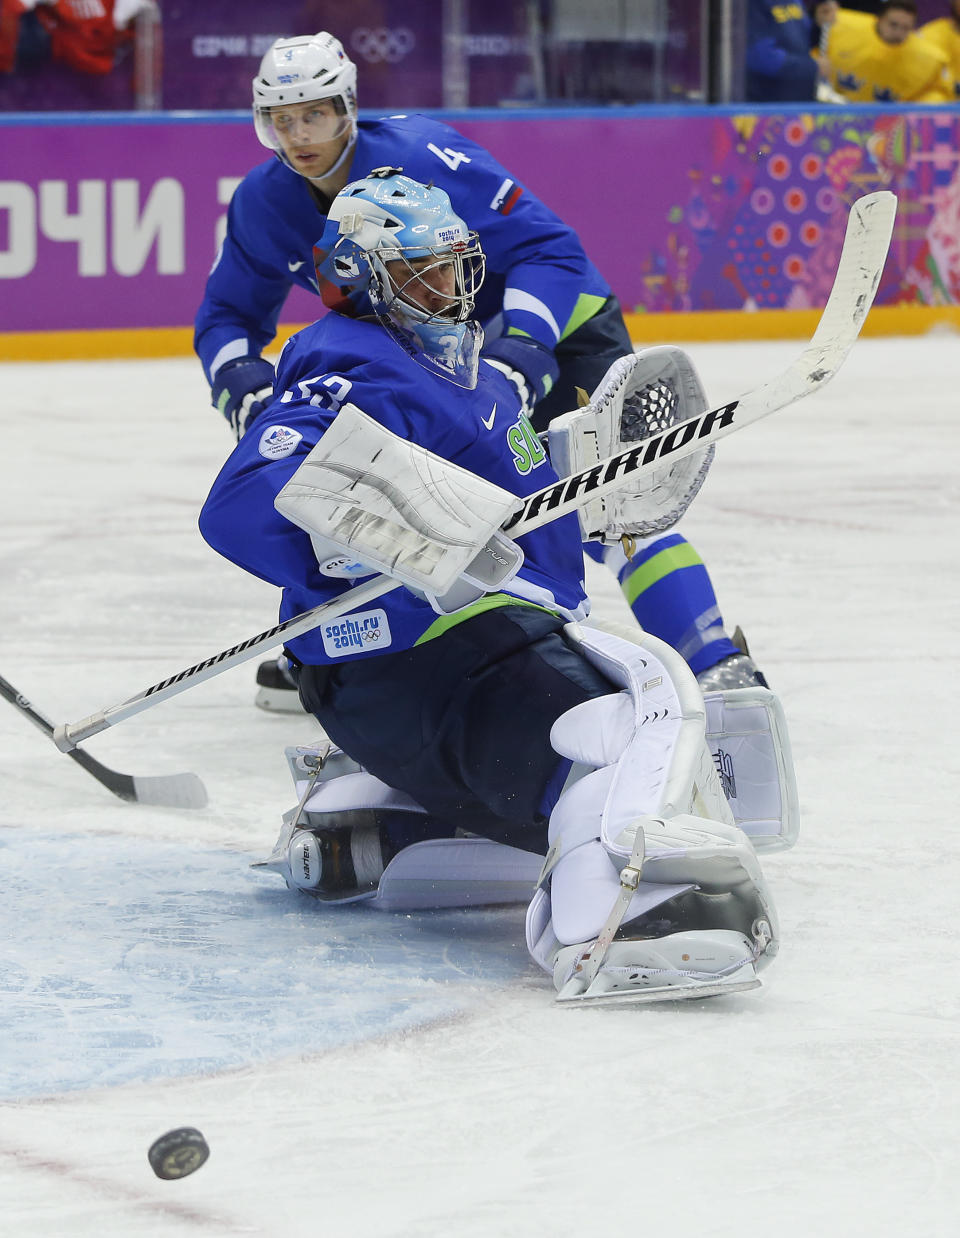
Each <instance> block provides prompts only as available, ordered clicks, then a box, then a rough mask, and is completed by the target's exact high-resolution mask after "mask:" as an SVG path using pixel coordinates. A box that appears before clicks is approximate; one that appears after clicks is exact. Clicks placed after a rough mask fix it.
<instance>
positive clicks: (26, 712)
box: [0, 675, 207, 808]
mask: <svg viewBox="0 0 960 1238" xmlns="http://www.w3.org/2000/svg"><path fill="white" fill-rule="evenodd" d="M0 696H2V697H3V698H4V699H5V700H7V701H9V702H10V704H11V705H13V706H14V708H16V709H19V710H20V712H21V713H22V714H23V716H24V717H25V718H26V719H27V720H28V721H29V722H32V723H33V725H34V726H35V727H36V728H37V730H39V731H42V732H43V733H44V735H46V736H47V738H48V739H53V730H54V727H53V723H52V722H50V721H49V720H48V719H47V718H45V717H44V716H43V714H42V713H41V712H40V711H39V709H37V708H36V706H35V705H31V703H30V702H29V701H28V700H27V698H26V697H25V696H23V695H22V694H21V693H20V692H18V691H17V690H16V688H15V687H14V686H13V684H11V683H9V682H8V681H7V680H6V679H4V678H3V676H2V675H0ZM67 756H69V757H72V758H73V760H74V761H76V763H77V764H78V765H79V766H80V767H81V769H85V770H86V771H87V773H88V774H91V775H92V776H93V777H94V778H96V780H97V782H99V783H101V784H102V785H103V786H105V787H106V788H107V790H108V791H112V792H113V794H114V795H116V796H119V798H120V799H122V800H128V801H130V802H134V803H137V804H155V805H157V806H158V807H162V808H203V807H204V806H205V805H206V802H207V792H206V788H205V787H204V785H203V783H202V782H201V781H200V779H199V778H198V777H197V775H196V774H189V773H188V774H152V775H148V776H147V777H144V778H138V777H136V776H135V775H133V774H120V773H118V772H117V771H116V770H115V769H110V768H109V767H108V766H106V765H101V764H100V762H99V761H97V760H94V758H93V757H92V756H91V755H90V754H89V752H84V751H82V750H81V749H77V748H72V749H71V750H70V751H69V752H68V753H67Z"/></svg>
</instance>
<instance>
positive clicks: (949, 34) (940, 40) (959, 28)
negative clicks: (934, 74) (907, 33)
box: [917, 0, 960, 100]
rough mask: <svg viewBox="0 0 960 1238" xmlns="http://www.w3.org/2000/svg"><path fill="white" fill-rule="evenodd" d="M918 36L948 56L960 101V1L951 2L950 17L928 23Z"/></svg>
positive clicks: (955, 89) (951, 0)
mask: <svg viewBox="0 0 960 1238" xmlns="http://www.w3.org/2000/svg"><path fill="white" fill-rule="evenodd" d="M917 34H918V35H919V36H920V38H921V39H925V40H926V41H927V42H928V43H931V44H933V46H934V47H938V48H939V49H940V51H942V52H943V54H944V55H945V56H946V58H947V60H948V61H949V64H950V72H951V74H952V76H953V94H954V98H955V99H958V100H960V0H950V16H949V17H938V18H937V19H936V21H930V22H927V24H926V25H925V26H921V27H920V29H919V30H918V31H917Z"/></svg>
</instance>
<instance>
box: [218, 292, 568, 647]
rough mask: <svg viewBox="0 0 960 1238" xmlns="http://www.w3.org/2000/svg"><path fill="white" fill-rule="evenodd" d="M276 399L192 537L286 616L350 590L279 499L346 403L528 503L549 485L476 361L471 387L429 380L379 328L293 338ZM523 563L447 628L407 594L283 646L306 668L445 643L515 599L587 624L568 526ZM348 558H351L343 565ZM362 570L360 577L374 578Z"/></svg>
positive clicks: (491, 378)
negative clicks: (468, 622)
mask: <svg viewBox="0 0 960 1238" xmlns="http://www.w3.org/2000/svg"><path fill="white" fill-rule="evenodd" d="M275 392H276V398H275V399H274V401H273V402H272V404H271V405H270V406H269V407H268V408H267V409H265V410H264V412H263V413H262V414H261V415H260V417H259V418H258V420H257V426H256V427H255V428H254V429H253V430H252V431H251V432H250V433H249V434H246V435H244V437H243V438H242V439H241V440H240V442H239V444H238V445H237V447H236V449H235V450H234V452H233V454H232V455H231V456H230V457H229V459H228V460H227V462H226V464H225V465H224V467H223V469H222V470H221V472H220V475H219V476H218V478H217V480H216V481H215V482H214V484H213V489H212V490H211V491H210V494H209V496H208V497H207V501H206V503H205V504H204V507H203V511H202V512H201V515H200V531H201V533H202V534H203V537H204V538H205V540H206V541H207V542H208V543H209V544H210V545H211V546H212V547H213V548H214V550H217V551H219V553H220V554H222V555H224V556H225V557H226V558H228V559H230V560H232V561H233V562H234V563H236V564H238V565H239V566H240V567H242V568H244V569H245V570H246V571H248V572H252V573H253V574H254V575H255V576H259V577H261V578H262V579H264V580H267V581H270V582H271V583H272V584H275V585H279V586H281V587H282V588H283V599H282V602H281V607H280V617H281V619H289V618H290V617H291V616H293V615H296V614H299V613H301V612H302V611H305V610H309V609H311V608H312V607H314V606H317V605H318V604H319V603H321V602H324V601H328V600H329V599H331V598H333V597H336V596H338V595H340V594H342V593H343V592H345V591H346V590H348V589H350V588H351V587H352V586H353V585H354V584H355V583H356V581H357V580H358V579H361V577H357V576H355V575H351V576H348V577H346V578H345V577H344V574H343V573H344V572H345V571H348V570H349V569H346V568H345V567H344V564H343V562H342V561H340V562H338V561H337V560H336V559H334V560H330V561H325V562H324V563H323V564H322V565H321V563H320V562H319V561H318V559H317V556H316V554H315V552H314V549H313V545H312V543H311V541H310V538H309V536H308V534H306V533H305V532H303V531H302V530H301V529H299V528H298V527H297V526H295V525H293V524H292V523H291V522H290V521H288V520H287V519H286V518H285V517H283V516H281V515H280V514H279V513H278V512H277V511H276V510H275V508H274V505H273V504H274V499H275V498H276V496H277V494H278V493H279V492H280V490H281V489H282V488H283V487H284V485H286V483H287V482H288V481H289V480H290V478H291V477H292V476H293V474H294V473H295V472H296V470H297V469H298V468H299V467H300V465H301V464H302V463H303V461H304V459H305V458H306V456H307V455H308V454H309V452H310V450H311V449H312V448H313V447H314V446H316V444H317V443H318V442H319V440H320V438H321V436H322V435H323V432H324V430H325V429H326V428H327V427H328V426H329V425H330V424H331V422H332V420H333V419H334V417H335V416H336V415H337V410H338V409H339V408H340V407H341V406H342V405H343V404H345V403H351V404H354V405H356V406H357V407H358V408H360V409H361V410H362V411H363V412H365V413H366V414H368V416H370V417H373V418H374V419H375V420H377V421H379V422H380V423H381V424H382V425H384V426H386V427H387V429H389V430H392V431H393V432H394V433H395V434H399V435H401V436H402V437H403V438H406V439H408V440H410V441H411V442H416V443H419V444H420V445H421V446H423V447H426V448H428V449H429V450H430V451H432V452H434V453H436V454H437V455H439V456H443V457H444V458H445V459H447V460H450V461H452V462H453V463H455V464H458V465H460V466H461V467H463V468H465V469H468V470H469V471H470V472H472V473H475V474H477V475H478V476H480V477H484V478H486V479H487V480H488V481H492V482H494V483H496V484H497V485H498V486H501V487H502V488H503V489H505V490H509V491H511V492H512V493H513V494H516V495H519V496H521V497H522V496H526V495H528V494H532V493H534V491H536V490H540V489H542V488H543V487H545V486H548V485H550V484H551V482H553V481H555V480H556V473H554V471H553V470H552V468H551V467H550V463H549V461H548V460H547V457H546V453H545V452H544V449H543V446H542V444H541V443H540V440H539V439H538V438H537V436H536V434H535V433H534V431H533V429H532V427H531V426H530V423H529V421H528V420H527V418H526V417H525V416H524V415H523V413H522V412H521V410H520V405H519V400H518V398H517V394H516V390H515V388H514V387H513V385H512V384H511V383H510V382H508V381H507V379H506V378H504V376H503V375H502V374H501V373H500V372H499V371H498V370H496V369H494V368H493V366H490V365H488V364H487V363H486V362H483V361H481V363H480V374H479V378H478V382H477V386H476V387H475V389H474V390H472V391H470V390H466V389H464V388H461V387H457V386H455V385H454V384H452V383H451V382H449V381H448V380H447V379H445V378H443V377H441V376H440V375H437V374H432V373H430V372H428V371H427V370H425V369H423V367H422V366H420V365H419V364H418V363H417V362H416V361H415V360H414V359H413V358H412V357H411V356H409V355H408V353H407V352H406V351H405V350H404V349H403V348H402V347H401V346H400V344H398V343H397V342H396V341H395V340H394V339H393V338H392V337H391V336H390V335H389V334H388V333H387V332H386V331H385V330H384V328H383V327H382V326H380V324H379V323H377V322H375V321H357V320H353V319H349V318H344V317H342V316H341V315H339V314H329V315H327V317H326V318H323V319H321V320H320V321H319V322H315V323H314V324H313V325H312V326H310V327H307V328H306V329H305V330H303V331H301V332H299V333H298V334H297V335H295V336H293V337H292V338H291V339H290V340H289V341H288V343H287V345H286V347H285V348H284V350H283V353H282V354H281V357H280V361H279V364H278V366H277V383H276V387H275ZM518 543H519V545H520V546H522V548H523V551H524V564H523V567H522V568H521V569H520V572H519V574H518V575H517V577H515V578H514V579H513V580H512V581H511V582H510V583H509V585H508V586H507V588H506V589H505V590H504V592H503V593H501V594H494V595H491V596H488V597H485V598H483V599H482V600H481V601H479V602H478V603H476V605H475V606H473V607H467V608H466V609H465V610H462V611H457V612H456V614H455V615H454V616H452V617H450V616H444V617H441V616H438V615H437V613H436V612H435V611H434V610H433V609H432V608H431V606H430V604H429V603H428V602H426V601H425V600H423V599H422V598H420V597H417V596H416V595H415V594H413V593H411V592H410V591H409V590H407V589H405V588H402V587H400V588H397V589H394V590H393V591H392V592H390V593H387V594H385V595H384V596H383V597H382V598H378V599H376V601H375V602H374V603H373V604H372V605H371V606H370V607H369V608H367V609H365V610H364V611H362V612H360V613H354V614H351V615H350V616H349V617H341V618H338V619H334V620H331V621H329V622H328V623H326V624H322V625H321V626H319V627H318V628H315V629H314V630H313V631H312V632H308V633H307V634H306V635H304V636H300V637H298V638H296V639H295V640H292V641H290V642H289V644H288V648H289V649H290V651H291V653H293V654H294V656H295V657H297V658H299V659H300V661H301V662H303V663H307V664H311V663H312V664H319V663H324V662H339V661H343V660H346V659H352V658H357V657H369V656H375V655H377V654H381V653H388V652H389V653H393V652H396V651H397V650H402V649H408V648H410V647H411V646H413V645H415V644H420V643H422V642H424V641H426V640H429V639H431V638H432V637H433V636H437V635H440V634H441V633H442V632H443V631H444V630H446V629H447V628H448V627H449V626H450V624H451V622H457V621H459V620H462V619H465V618H468V617H469V616H470V615H471V614H475V613H478V611H479V610H482V609H487V608H489V607H490V606H496V605H509V604H516V600H517V599H518V598H520V599H523V600H524V601H526V602H528V603H533V604H534V605H538V606H541V607H544V608H546V609H548V610H551V611H554V612H556V613H558V614H561V615H563V616H564V617H566V618H569V619H579V618H583V617H584V615H585V614H586V609H587V604H586V595H585V593H584V587H583V552H582V548H581V543H580V528H579V522H578V521H577V518H576V516H574V515H570V516H564V517H561V519H559V520H555V521H553V522H552V523H550V524H547V525H544V526H543V528H541V529H537V530H535V531H534V532H532V533H528V534H526V535H525V536H523V537H521V538H519V539H518ZM344 558H345V556H344ZM369 576H370V573H367V575H366V576H365V577H362V579H369Z"/></svg>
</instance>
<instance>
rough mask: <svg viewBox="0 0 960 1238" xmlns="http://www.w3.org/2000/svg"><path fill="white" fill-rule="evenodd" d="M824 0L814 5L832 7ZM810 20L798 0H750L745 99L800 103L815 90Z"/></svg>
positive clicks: (829, 1)
mask: <svg viewBox="0 0 960 1238" xmlns="http://www.w3.org/2000/svg"><path fill="white" fill-rule="evenodd" d="M835 8H836V4H835V2H834V0H824V2H823V3H821V4H818V5H817V6H816V9H815V20H818V21H819V20H824V21H826V20H829V18H828V17H827V16H826V15H825V16H824V17H823V18H819V17H816V13H817V12H819V10H827V9H835ZM812 39H813V21H812V20H811V17H810V14H809V13H808V12H807V10H806V8H805V7H804V5H803V4H802V3H800V0H795V2H794V3H790V4H784V3H782V0H750V4H749V8H748V9H747V58H746V69H747V74H746V79H747V81H746V86H747V99H748V101H749V102H751V103H794V102H795V103H802V102H805V101H807V100H813V99H815V98H816V94H817V76H818V74H817V62H816V60H814V58H813V56H812V55H811V54H810V47H811V43H812Z"/></svg>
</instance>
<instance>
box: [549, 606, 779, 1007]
mask: <svg viewBox="0 0 960 1238" xmlns="http://www.w3.org/2000/svg"><path fill="white" fill-rule="evenodd" d="M570 634H571V637H572V638H573V639H576V640H577V641H578V643H579V645H580V647H581V649H582V651H583V652H584V654H585V656H587V657H588V658H589V659H590V660H591V661H592V662H594V663H595V664H596V665H597V666H598V667H599V668H600V669H602V670H603V672H604V674H605V675H606V676H607V677H608V678H610V679H611V680H612V681H613V682H614V683H619V684H621V685H622V686H623V691H622V692H620V693H615V694H611V695H610V696H607V697H600V698H597V699H594V700H590V701H586V702H584V703H583V704H582V705H579V706H577V707H576V708H574V709H572V710H569V711H568V712H567V713H565V714H564V715H563V716H562V717H561V718H559V719H558V720H557V722H556V723H555V724H554V728H553V732H552V733H551V742H552V743H553V746H554V747H555V748H556V750H557V751H558V752H559V753H561V755H564V756H567V757H568V758H570V759H571V760H573V761H575V762H577V763H578V766H580V767H582V766H586V767H588V769H589V770H590V772H588V773H586V774H584V775H582V776H581V777H579V779H577V780H576V781H571V782H570V783H568V786H567V788H566V789H565V790H564V792H563V793H562V795H561V796H560V799H559V800H558V802H557V804H556V807H555V808H554V811H553V813H552V815H551V818H550V833H549V839H550V851H549V853H548V855H547V861H546V863H545V865H544V872H543V875H542V878H541V888H540V889H539V890H538V891H537V893H536V895H535V897H534V899H533V900H532V902H531V904H530V907H529V908H528V915H527V942H528V947H529V949H530V952H531V954H532V956H533V957H534V958H535V959H536V960H537V962H538V963H540V965H541V966H543V967H545V968H546V969H548V970H551V971H553V972H554V979H555V982H556V985H557V988H558V989H559V990H560V992H561V997H562V999H564V1000H566V998H567V997H582V996H589V997H591V998H592V997H594V996H602V995H604V994H605V993H607V992H608V991H609V992H612V991H614V990H617V991H618V992H619V989H620V987H621V986H620V985H619V982H617V981H615V980H614V979H612V975H613V974H612V973H611V972H610V971H609V968H610V966H612V965H613V964H612V960H613V958H617V959H618V960H619V962H618V963H617V966H618V967H619V966H622V967H626V968H627V969H628V972H630V973H631V974H632V973H633V972H637V975H638V976H640V975H643V976H645V975H646V973H647V972H650V973H651V974H653V973H655V972H658V971H662V970H663V967H662V964H663V959H664V957H666V956H664V955H663V950H664V949H666V947H662V946H661V945H657V946H656V950H659V951H660V953H659V954H657V956H656V959H654V960H653V962H651V959H652V958H653V956H652V955H650V951H651V950H653V949H654V947H653V946H652V945H651V941H650V940H649V939H650V938H654V937H655V938H657V939H658V941H662V940H666V935H668V934H669V927H670V926H671V925H673V927H675V928H677V929H679V931H680V933H682V934H687V935H688V936H689V934H691V933H692V934H694V938H695V939H696V940H699V937H698V936H697V935H698V934H702V933H705V932H708V933H713V934H716V933H721V934H724V933H726V934H732V937H730V938H729V940H728V939H726V938H722V937H721V938H717V939H716V940H717V941H722V942H725V945H724V950H723V952H722V953H723V957H724V960H725V961H724V962H723V965H722V967H720V965H719V964H718V970H722V971H723V973H724V974H723V977H719V978H718V977H714V978H713V979H712V980H711V982H710V983H711V984H712V985H715V984H719V983H722V984H724V985H726V986H728V985H729V984H730V983H733V980H732V977H733V976H734V975H735V974H736V973H738V972H740V971H742V970H744V969H745V971H746V972H747V973H749V975H747V976H746V979H744V977H742V976H741V977H740V980H738V981H736V983H737V984H738V986H739V987H743V985H744V984H745V983H747V982H748V981H749V984H750V987H752V985H753V984H754V983H756V979H755V964H756V963H757V962H758V960H759V959H760V958H761V956H762V957H763V961H764V962H766V961H769V959H770V958H772V957H773V955H774V953H775V950H776V919H775V913H774V910H773V905H772V900H771V898H770V895H769V891H768V890H767V888H766V884H765V882H764V879H763V875H762V873H761V871H760V866H759V862H758V860H757V856H756V854H755V852H754V850H753V848H752V846H751V845H750V842H749V840H748V838H747V837H746V835H745V834H744V832H743V831H742V830H741V829H739V828H738V827H737V826H736V825H735V823H734V820H733V816H732V814H731V812H730V809H729V806H728V804H727V801H726V799H725V797H724V795H723V791H722V789H721V786H720V781H719V779H718V777H717V772H716V768H715V765H714V762H713V759H712V757H711V754H710V751H709V749H708V747H707V744H706V739H705V725H706V715H705V707H704V703H703V697H702V696H701V694H700V691H699V688H698V686H697V683H696V680H695V679H694V677H693V675H692V673H691V672H690V670H689V668H688V667H687V665H686V663H685V662H684V661H683V660H682V658H680V656H679V655H678V654H677V653H675V651H674V650H672V649H671V648H670V647H669V646H667V645H665V644H664V643H663V642H662V641H659V640H657V639H656V638H654V637H649V636H647V635H646V634H644V636H643V638H642V643H641V644H639V645H638V644H634V643H632V642H626V641H623V640H621V639H620V638H618V637H616V636H612V635H610V634H609V633H605V632H600V631H597V630H595V629H579V628H574V629H573V630H572V631H571V633H570ZM638 833H640V834H641V837H640V838H639V839H638ZM638 850H639V854H640V856H641V857H642V858H641V859H639V860H638V858H637V857H638ZM644 852H645V854H644ZM666 903H670V904H671V906H670V907H669V908H665V909H664V916H665V917H666V920H665V923H666V924H667V928H666V929H664V928H660V929H659V931H657V930H656V929H655V928H653V927H651V926H652V924H653V920H652V918H651V916H650V913H651V912H653V911H654V909H656V908H657V907H659V906H660V905H662V904H666ZM640 917H643V918H644V919H643V922H642V928H641V929H640V931H639V934H638V935H639V936H641V937H643V938H645V940H643V941H640V942H638V941H637V940H634V941H630V942H624V941H622V940H614V935H615V934H616V932H617V930H618V929H619V927H620V925H621V924H624V925H628V924H630V923H631V922H632V921H637V920H638V919H639V918H640ZM674 922H676V923H674ZM673 935H677V934H673ZM691 940H693V939H691ZM714 944H716V943H714ZM595 947H596V949H595ZM691 948H692V946H691V942H690V941H688V942H686V945H682V944H681V945H677V946H676V950H675V953H676V956H677V959H678V960H680V961H682V958H683V956H684V955H688V956H689V957H690V958H694V956H695V957H696V959H697V960H699V962H697V965H696V966H693V965H691V967H690V968H689V969H688V970H689V974H688V975H686V976H685V977H683V976H682V977H680V979H679V980H678V979H677V978H675V977H674V978H670V979H669V981H668V982H667V981H665V984H664V986H663V987H670V988H674V987H676V985H677V984H678V983H679V984H682V985H687V984H689V985H693V986H696V985H698V984H704V983H706V982H705V981H704V980H703V975H704V974H706V973H707V972H709V968H707V967H705V965H704V959H705V958H706V955H705V954H704V950H702V949H700V948H699V947H697V949H696V950H695V951H694V954H693V955H691V953H690V951H691ZM672 949H673V947H671V950H672ZM705 949H707V953H709V950H710V949H713V947H712V946H711V947H709V948H707V947H705ZM631 952H632V955H631ZM601 953H602V955H603V956H605V958H606V961H605V962H604V961H603V959H602V958H601V959H600V962H599V963H598V962H597V959H598V955H600V954H601ZM654 953H656V951H654ZM669 953H670V951H669V950H668V954H669ZM591 955H592V957H593V962H594V965H596V966H599V967H600V972H599V974H598V973H597V972H596V970H593V971H591V968H590V967H584V965H583V960H585V959H588V958H590V957H591ZM627 955H631V958H627V957H626V956H627ZM633 956H637V957H633ZM648 956H649V957H648ZM671 957H672V955H671ZM718 957H719V956H718ZM657 960H659V962H658V961H657ZM634 964H637V966H634ZM647 964H649V966H647ZM641 965H642V966H641ZM638 968H639V970H638ZM578 970H579V971H580V972H586V978H585V979H583V977H582V976H581V977H580V978H579V979H578V977H577V973H578ZM668 970H669V969H668ZM679 970H680V971H682V970H683V969H682V968H680V969H679ZM581 980H582V983H580V981H581ZM631 983H634V982H628V983H627V986H626V987H627V988H628V989H629V988H630V984H631ZM578 985H579V987H578ZM636 987H638V988H639V987H646V988H650V987H651V986H650V984H649V983H648V982H647V981H637V982H636ZM659 987H660V986H658V985H653V989H654V990H656V991H659Z"/></svg>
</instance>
